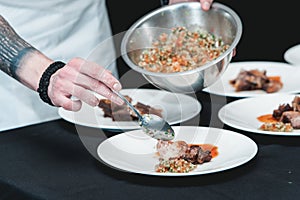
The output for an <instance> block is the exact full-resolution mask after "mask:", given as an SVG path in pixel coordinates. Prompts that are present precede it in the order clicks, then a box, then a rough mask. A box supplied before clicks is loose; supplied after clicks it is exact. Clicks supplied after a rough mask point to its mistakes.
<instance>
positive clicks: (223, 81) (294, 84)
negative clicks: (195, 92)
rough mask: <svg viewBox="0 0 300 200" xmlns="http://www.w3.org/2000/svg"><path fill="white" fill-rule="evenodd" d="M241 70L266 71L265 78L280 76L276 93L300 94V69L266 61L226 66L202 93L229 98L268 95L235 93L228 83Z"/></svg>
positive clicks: (256, 92)
mask: <svg viewBox="0 0 300 200" xmlns="http://www.w3.org/2000/svg"><path fill="white" fill-rule="evenodd" d="M241 69H245V70H250V69H258V70H266V71H267V76H280V77H281V81H282V83H283V87H282V88H281V89H280V90H279V91H278V92H276V93H289V94H292V93H297V92H300V87H299V81H298V80H299V76H300V68H297V67H293V66H292V65H290V64H287V63H281V62H268V61H244V62H232V63H230V64H229V65H228V68H227V69H226V71H225V72H224V74H223V75H222V76H221V78H220V79H219V80H218V81H217V82H215V83H214V84H213V85H211V86H209V87H207V88H205V89H204V90H203V91H205V92H208V93H211V94H216V95H221V96H229V97H254V96H262V95H266V94H268V93H266V92H264V91H263V90H254V91H241V92H236V91H235V89H234V87H233V86H232V85H231V84H230V83H229V81H230V80H232V79H235V78H236V77H237V75H238V73H239V72H240V70H241Z"/></svg>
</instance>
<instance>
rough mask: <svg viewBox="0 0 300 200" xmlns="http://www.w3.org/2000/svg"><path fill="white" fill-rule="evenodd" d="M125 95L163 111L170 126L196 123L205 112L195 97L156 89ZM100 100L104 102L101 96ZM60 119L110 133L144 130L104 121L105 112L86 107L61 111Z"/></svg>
mask: <svg viewBox="0 0 300 200" xmlns="http://www.w3.org/2000/svg"><path fill="white" fill-rule="evenodd" d="M120 93H122V94H123V95H129V96H130V97H131V98H132V103H133V104H135V103H136V102H137V101H139V102H141V103H143V104H146V105H149V106H152V107H154V108H159V109H162V110H163V111H162V115H163V118H164V119H166V121H167V122H168V123H169V124H170V125H173V124H177V123H180V122H184V121H187V120H189V119H192V118H193V117H195V116H196V115H198V114H199V112H200V111H201V108H202V107H201V104H200V103H199V101H198V100H197V99H195V98H193V97H191V96H188V95H183V94H177V93H170V92H166V91H162V90H156V89H123V90H121V91H120ZM99 98H104V97H102V96H99ZM58 113H59V115H60V116H61V117H62V118H63V119H65V120H67V121H69V122H72V123H75V124H79V125H83V126H88V127H93V128H103V129H109V130H111V131H124V130H132V129H138V128H140V127H139V125H138V123H137V122H135V121H128V122H124V121H122V122H120V121H112V119H111V118H108V117H104V116H103V114H104V113H103V111H102V109H101V108H99V107H91V106H89V105H87V104H85V103H83V105H82V108H81V110H80V111H78V112H72V111H67V110H65V109H63V108H60V109H59V110H58Z"/></svg>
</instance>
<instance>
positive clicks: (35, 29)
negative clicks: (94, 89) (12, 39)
mask: <svg viewBox="0 0 300 200" xmlns="http://www.w3.org/2000/svg"><path fill="white" fill-rule="evenodd" d="M0 12H1V15H2V16H3V17H4V18H5V19H6V20H7V21H8V22H9V24H10V25H11V26H12V27H13V28H14V29H15V31H16V32H17V33H18V34H19V35H20V36H21V37H22V38H23V39H25V40H26V41H27V42H29V43H30V44H31V45H33V46H34V47H35V48H37V49H39V50H40V51H41V52H43V53H44V54H46V55H47V56H48V57H50V58H51V59H53V60H61V61H64V62H67V61H68V60H70V59H71V58H73V57H82V58H85V59H88V60H91V61H94V62H97V63H98V64H100V65H102V66H109V67H108V68H109V70H111V71H112V72H113V73H114V75H115V76H116V77H117V76H118V75H117V70H116V65H115V62H113V63H112V60H115V51H114V47H113V42H112V40H111V27H110V23H109V19H108V14H107V10H106V4H105V0H84V1H83V0H28V1H26V0H25V1H24V0H9V1H7V0H0ZM107 38H110V39H108V40H107ZM102 41H105V45H101V42H102ZM99 47H100V48H99ZM95 52H97V53H95ZM58 118H60V117H59V115H58V108H56V107H52V106H50V105H48V104H46V103H44V102H43V101H42V100H40V98H39V96H38V93H37V92H34V91H32V90H30V89H28V88H27V87H25V86H24V85H22V84H20V83H19V82H18V81H16V80H15V79H13V78H11V77H9V76H8V75H7V74H5V73H4V72H2V71H0V131H3V130H8V129H12V128H17V127H22V126H26V125H31V124H36V123H40V122H45V121H49V120H54V119H58Z"/></svg>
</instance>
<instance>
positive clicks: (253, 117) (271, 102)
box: [218, 94, 300, 136]
mask: <svg viewBox="0 0 300 200" xmlns="http://www.w3.org/2000/svg"><path fill="white" fill-rule="evenodd" d="M294 97H295V95H291V94H285V95H283V94H281V95H280V94H271V95H266V96H261V97H251V98H246V99H239V100H236V101H233V102H231V103H229V104H227V105H225V106H223V107H222V108H221V109H220V110H219V113H218V116H219V118H220V120H221V121H222V122H223V123H225V124H227V125H229V126H231V127H233V128H236V129H240V130H244V131H248V132H253V133H258V134H265V135H281V136H300V130H294V131H293V132H273V131H263V130H259V127H260V126H261V125H262V124H263V123H262V122H260V121H258V120H257V117H259V116H261V115H265V114H272V113H273V110H274V109H277V108H278V106H279V105H280V104H284V103H289V104H291V102H292V100H293V99H294Z"/></svg>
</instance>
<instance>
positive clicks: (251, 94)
mask: <svg viewBox="0 0 300 200" xmlns="http://www.w3.org/2000/svg"><path fill="white" fill-rule="evenodd" d="M243 64H251V65H253V64H259V65H262V64H268V65H271V64H273V65H282V66H283V67H287V68H289V69H295V66H293V65H291V64H289V63H285V62H279V61H269V60H245V61H236V62H230V63H229V65H228V67H227V69H226V71H227V70H228V69H229V68H232V67H237V66H233V65H243ZM239 67H241V66H239ZM226 71H225V72H226ZM225 72H224V73H225ZM222 78H223V77H221V78H220V79H219V80H218V81H216V82H215V83H214V84H216V83H218V82H219V81H221V80H222ZM214 84H212V85H210V86H208V87H206V88H204V89H203V91H204V92H206V93H208V94H214V95H218V96H225V97H233V98H245V97H259V96H264V95H269V94H268V93H254V92H255V91H253V92H251V91H247V93H238V92H226V91H224V93H221V92H218V91H211V90H210V88H211V87H213V85H214ZM298 92H300V89H299V90H295V91H289V92H280V91H279V92H276V94H284V93H289V94H295V93H298ZM274 94H275V93H274Z"/></svg>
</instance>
